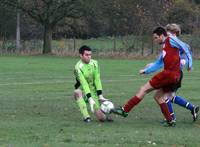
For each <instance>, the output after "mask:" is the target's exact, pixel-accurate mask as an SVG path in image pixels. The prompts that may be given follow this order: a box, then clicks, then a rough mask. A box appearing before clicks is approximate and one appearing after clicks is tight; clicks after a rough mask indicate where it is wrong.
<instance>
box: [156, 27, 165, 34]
mask: <svg viewBox="0 0 200 147" xmlns="http://www.w3.org/2000/svg"><path fill="white" fill-rule="evenodd" d="M153 34H157V35H158V36H160V35H162V34H163V35H164V36H167V32H166V30H165V29H164V28H163V27H157V28H155V30H154V31H153Z"/></svg>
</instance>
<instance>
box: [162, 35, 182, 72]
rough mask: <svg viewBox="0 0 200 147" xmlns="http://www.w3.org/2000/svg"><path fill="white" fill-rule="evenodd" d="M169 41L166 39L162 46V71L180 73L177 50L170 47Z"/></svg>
mask: <svg viewBox="0 0 200 147" xmlns="http://www.w3.org/2000/svg"><path fill="white" fill-rule="evenodd" d="M169 39H170V37H167V38H166V39H165V43H164V45H163V62H164V70H170V71H177V72H179V73H180V55H179V50H178V49H177V48H174V47H172V46H171V45H170V43H169Z"/></svg>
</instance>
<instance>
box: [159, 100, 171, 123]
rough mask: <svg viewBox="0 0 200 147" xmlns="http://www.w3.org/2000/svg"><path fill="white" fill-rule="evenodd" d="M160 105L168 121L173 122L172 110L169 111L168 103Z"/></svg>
mask: <svg viewBox="0 0 200 147" xmlns="http://www.w3.org/2000/svg"><path fill="white" fill-rule="evenodd" d="M159 105H160V109H161V112H162V113H163V115H164V117H165V119H166V120H167V122H171V121H172V120H173V119H172V116H171V115H170V112H169V109H168V106H167V104H166V103H161V104H159Z"/></svg>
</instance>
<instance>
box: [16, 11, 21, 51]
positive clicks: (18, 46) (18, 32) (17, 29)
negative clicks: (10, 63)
mask: <svg viewBox="0 0 200 147" xmlns="http://www.w3.org/2000/svg"><path fill="white" fill-rule="evenodd" d="M20 40H21V39H20V13H19V10H18V12H17V27H16V52H20V48H21V44H20Z"/></svg>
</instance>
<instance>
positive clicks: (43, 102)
mask: <svg viewBox="0 0 200 147" xmlns="http://www.w3.org/2000/svg"><path fill="white" fill-rule="evenodd" d="M77 60H78V59H77V58H66V57H52V56H49V57H48V56H46V57H43V56H28V57H20V56H9V57H7V56H1V57H0V147H96V146H98V147H134V146H140V147H147V146H159V147H160V146H162V147H163V146H166V147H168V146H171V147H181V146H182V147H186V146H187V147H188V146H189V147H190V146H192V147H198V146H200V141H199V136H200V135H199V134H200V120H198V121H197V122H195V123H193V122H192V116H191V114H190V112H189V111H187V110H185V109H183V108H180V107H178V106H175V111H176V115H177V126H176V127H174V128H166V127H163V126H162V125H161V124H160V123H159V122H160V120H162V115H161V112H160V110H159V107H158V106H157V104H156V103H155V101H154V100H153V99H152V94H149V95H147V96H146V97H145V99H144V100H143V101H142V102H141V104H140V105H138V106H137V107H136V108H135V109H134V110H133V111H131V113H130V115H129V117H128V118H125V119H124V118H121V117H117V116H115V115H112V116H113V118H114V120H115V121H114V122H113V123H100V122H97V121H96V119H95V117H94V116H92V118H93V122H92V123H90V124H85V123H83V122H82V118H81V115H80V113H79V112H78V109H77V105H76V103H75V101H74V100H73V85H74V77H73V66H74V64H75V63H76V62H77ZM148 62H150V61H148V60H110V59H99V64H100V67H101V77H102V82H103V87H104V95H105V96H106V97H107V98H110V99H111V100H112V101H113V102H114V103H115V105H116V106H118V105H122V104H123V103H124V102H126V101H127V99H129V98H130V97H131V96H132V95H134V94H135V92H136V91H137V90H138V88H139V87H140V86H141V85H142V84H144V83H145V82H146V81H147V80H148V79H149V78H150V77H151V75H149V76H142V77H141V76H139V75H138V70H139V69H141V68H142V67H143V66H144V65H145V64H146V63H148ZM199 67H200V61H194V70H193V71H192V73H187V72H185V76H184V79H183V86H182V88H181V89H180V90H179V91H178V94H179V95H182V96H184V97H186V98H187V99H188V100H190V101H191V102H192V103H194V104H199V105H200V97H199V90H200V88H199V84H200V82H199V81H200V77H199V75H200V69H199Z"/></svg>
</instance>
